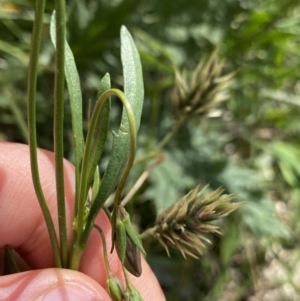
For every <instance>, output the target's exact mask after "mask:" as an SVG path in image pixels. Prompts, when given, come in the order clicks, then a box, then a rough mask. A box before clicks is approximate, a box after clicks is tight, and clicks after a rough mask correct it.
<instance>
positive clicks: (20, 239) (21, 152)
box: [0, 143, 164, 301]
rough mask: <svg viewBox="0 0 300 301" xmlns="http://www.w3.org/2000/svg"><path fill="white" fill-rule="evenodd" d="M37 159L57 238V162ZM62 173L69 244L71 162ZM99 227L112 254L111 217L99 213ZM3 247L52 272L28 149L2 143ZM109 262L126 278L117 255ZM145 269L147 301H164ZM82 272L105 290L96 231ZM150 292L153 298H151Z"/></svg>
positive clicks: (42, 155)
mask: <svg viewBox="0 0 300 301" xmlns="http://www.w3.org/2000/svg"><path fill="white" fill-rule="evenodd" d="M38 158H39V160H38V161H39V172H40V178H41V184H42V187H43V191H44V194H45V197H46V200H47V202H48V206H49V209H50V211H51V214H52V216H53V220H54V224H55V227H56V230H57V233H58V229H57V228H58V227H57V210H56V208H57V207H56V193H55V189H56V188H55V174H54V156H53V153H51V152H48V151H45V150H38ZM64 167H65V173H64V178H65V192H66V215H67V225H68V227H67V229H68V240H69V243H70V242H71V234H72V220H73V207H74V191H75V185H74V167H73V165H72V164H70V163H69V162H67V161H65V162H64ZM96 223H97V224H98V225H99V226H100V227H101V228H102V230H103V232H104V234H105V236H106V240H107V245H108V250H110V246H111V227H110V223H109V220H108V218H107V216H106V215H105V214H104V213H103V212H100V214H99V216H98V217H97V219H96ZM5 244H8V245H9V246H10V247H11V248H13V249H15V250H16V251H17V252H18V253H19V254H20V255H21V256H22V257H23V258H24V260H25V261H26V262H27V263H28V264H29V265H30V266H31V267H32V268H34V269H38V268H48V267H53V266H54V260H53V255H52V250H51V244H50V240H49V235H48V232H47V228H46V224H45V221H44V218H43V215H42V212H41V209H40V207H39V203H38V200H37V198H36V195H35V192H34V188H33V184H32V178H31V171H30V158H29V150H28V146H26V145H21V144H13V143H0V248H1V247H3V246H4V245H5ZM109 261H110V266H111V269H112V271H113V273H115V274H116V275H117V276H118V277H120V278H122V269H121V265H120V261H119V259H118V257H117V255H116V253H115V252H114V253H113V254H111V255H110V256H109ZM143 268H144V271H143V274H142V276H141V277H140V278H138V280H137V281H135V283H136V286H137V288H138V289H139V290H140V291H141V292H142V295H143V297H144V299H145V301H147V300H149V301H150V300H153V294H152V293H151V291H152V292H154V291H155V292H157V294H158V296H162V292H161V290H160V287H159V285H158V283H157V281H156V278H155V276H154V275H153V273H152V271H151V269H150V268H149V267H148V265H147V264H146V263H143ZM80 270H81V271H82V272H84V273H85V274H87V275H89V276H90V277H92V278H93V279H95V280H96V281H97V282H99V283H100V284H101V285H102V286H105V282H106V271H105V268H104V261H103V247H102V242H101V238H100V235H99V234H98V233H97V232H96V231H95V230H93V231H92V233H91V236H90V238H89V241H88V244H87V248H86V251H85V253H84V256H83V258H82V262H81V267H80ZM148 279H151V282H150V281H148ZM149 290H150V294H149V293H147V292H149ZM143 292H144V293H143ZM155 300H157V301H159V300H164V298H155Z"/></svg>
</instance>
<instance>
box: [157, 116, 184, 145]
mask: <svg viewBox="0 0 300 301" xmlns="http://www.w3.org/2000/svg"><path fill="white" fill-rule="evenodd" d="M186 120H187V116H186V115H183V116H182V117H181V118H180V119H178V120H177V122H176V123H175V124H174V126H173V128H172V129H171V131H169V132H168V133H167V134H166V135H165V136H164V138H163V139H162V140H161V141H160V142H159V143H158V145H157V146H156V147H155V149H156V150H161V149H162V148H163V147H164V146H165V145H166V144H167V143H168V142H169V141H170V140H171V138H173V136H174V135H175V134H176V133H177V132H178V130H179V129H180V128H181V126H182V125H183V124H184V123H185V122H186Z"/></svg>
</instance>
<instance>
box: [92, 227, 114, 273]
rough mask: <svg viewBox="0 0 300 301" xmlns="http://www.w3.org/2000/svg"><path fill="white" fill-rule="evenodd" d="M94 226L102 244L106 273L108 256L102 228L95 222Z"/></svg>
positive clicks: (108, 267)
mask: <svg viewBox="0 0 300 301" xmlns="http://www.w3.org/2000/svg"><path fill="white" fill-rule="evenodd" d="M94 228H95V229H96V230H97V231H98V232H99V234H100V236H101V240H102V245H103V257H104V264H105V268H106V271H107V273H109V272H110V266H109V262H108V256H107V247H106V239H105V236H104V233H103V231H102V229H101V228H100V227H99V226H98V225H97V224H94Z"/></svg>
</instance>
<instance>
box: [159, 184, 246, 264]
mask: <svg viewBox="0 0 300 301" xmlns="http://www.w3.org/2000/svg"><path fill="white" fill-rule="evenodd" d="M206 188H207V186H205V187H203V188H202V189H200V186H199V185H198V186H197V187H196V188H194V189H193V190H191V191H190V192H189V193H188V194H187V195H185V196H184V197H183V198H181V199H180V200H179V201H178V202H176V203H174V204H173V205H171V206H170V207H169V208H167V209H166V210H164V211H163V212H161V213H160V214H159V215H158V217H157V220H156V224H155V231H154V236H156V238H157V239H158V241H159V242H160V243H161V244H162V245H163V246H164V248H165V249H166V252H167V253H168V255H170V254H169V246H172V247H175V248H177V249H178V250H179V251H180V252H181V254H182V255H183V257H184V258H186V255H189V256H191V257H194V258H199V256H200V255H202V252H203V250H204V249H206V244H207V243H210V240H209V239H208V237H207V234H208V233H219V234H221V232H220V228H219V226H217V225H214V224H211V223H210V222H212V221H214V220H217V219H219V218H222V217H225V216H227V215H228V214H229V213H231V212H232V211H234V210H236V209H237V208H238V207H240V206H241V204H242V203H230V201H231V200H232V195H227V194H223V195H222V192H223V190H222V189H221V188H218V189H217V190H214V191H212V192H210V193H208V194H205V193H204V192H205V190H206Z"/></svg>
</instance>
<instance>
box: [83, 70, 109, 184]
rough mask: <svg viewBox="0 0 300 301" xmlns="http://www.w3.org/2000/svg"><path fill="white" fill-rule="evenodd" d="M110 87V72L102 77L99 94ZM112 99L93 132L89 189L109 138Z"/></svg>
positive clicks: (103, 108) (100, 115)
mask: <svg viewBox="0 0 300 301" xmlns="http://www.w3.org/2000/svg"><path fill="white" fill-rule="evenodd" d="M108 89H110V76H109V74H108V73H106V74H105V76H104V77H103V78H102V80H101V82H100V88H99V95H101V94H102V93H103V92H105V91H106V90H108ZM110 106H111V100H110V97H109V99H108V100H107V101H106V102H105V103H104V104H103V106H102V108H101V111H100V114H99V116H98V119H97V125H96V128H95V132H94V133H93V142H92V148H91V153H90V155H89V157H90V160H89V171H88V181H87V189H88V188H89V187H90V186H91V184H92V182H93V178H94V173H95V169H96V166H97V164H98V163H99V160H100V157H101V154H102V151H103V148H104V144H105V141H106V138H107V132H108V129H109V115H110Z"/></svg>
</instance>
